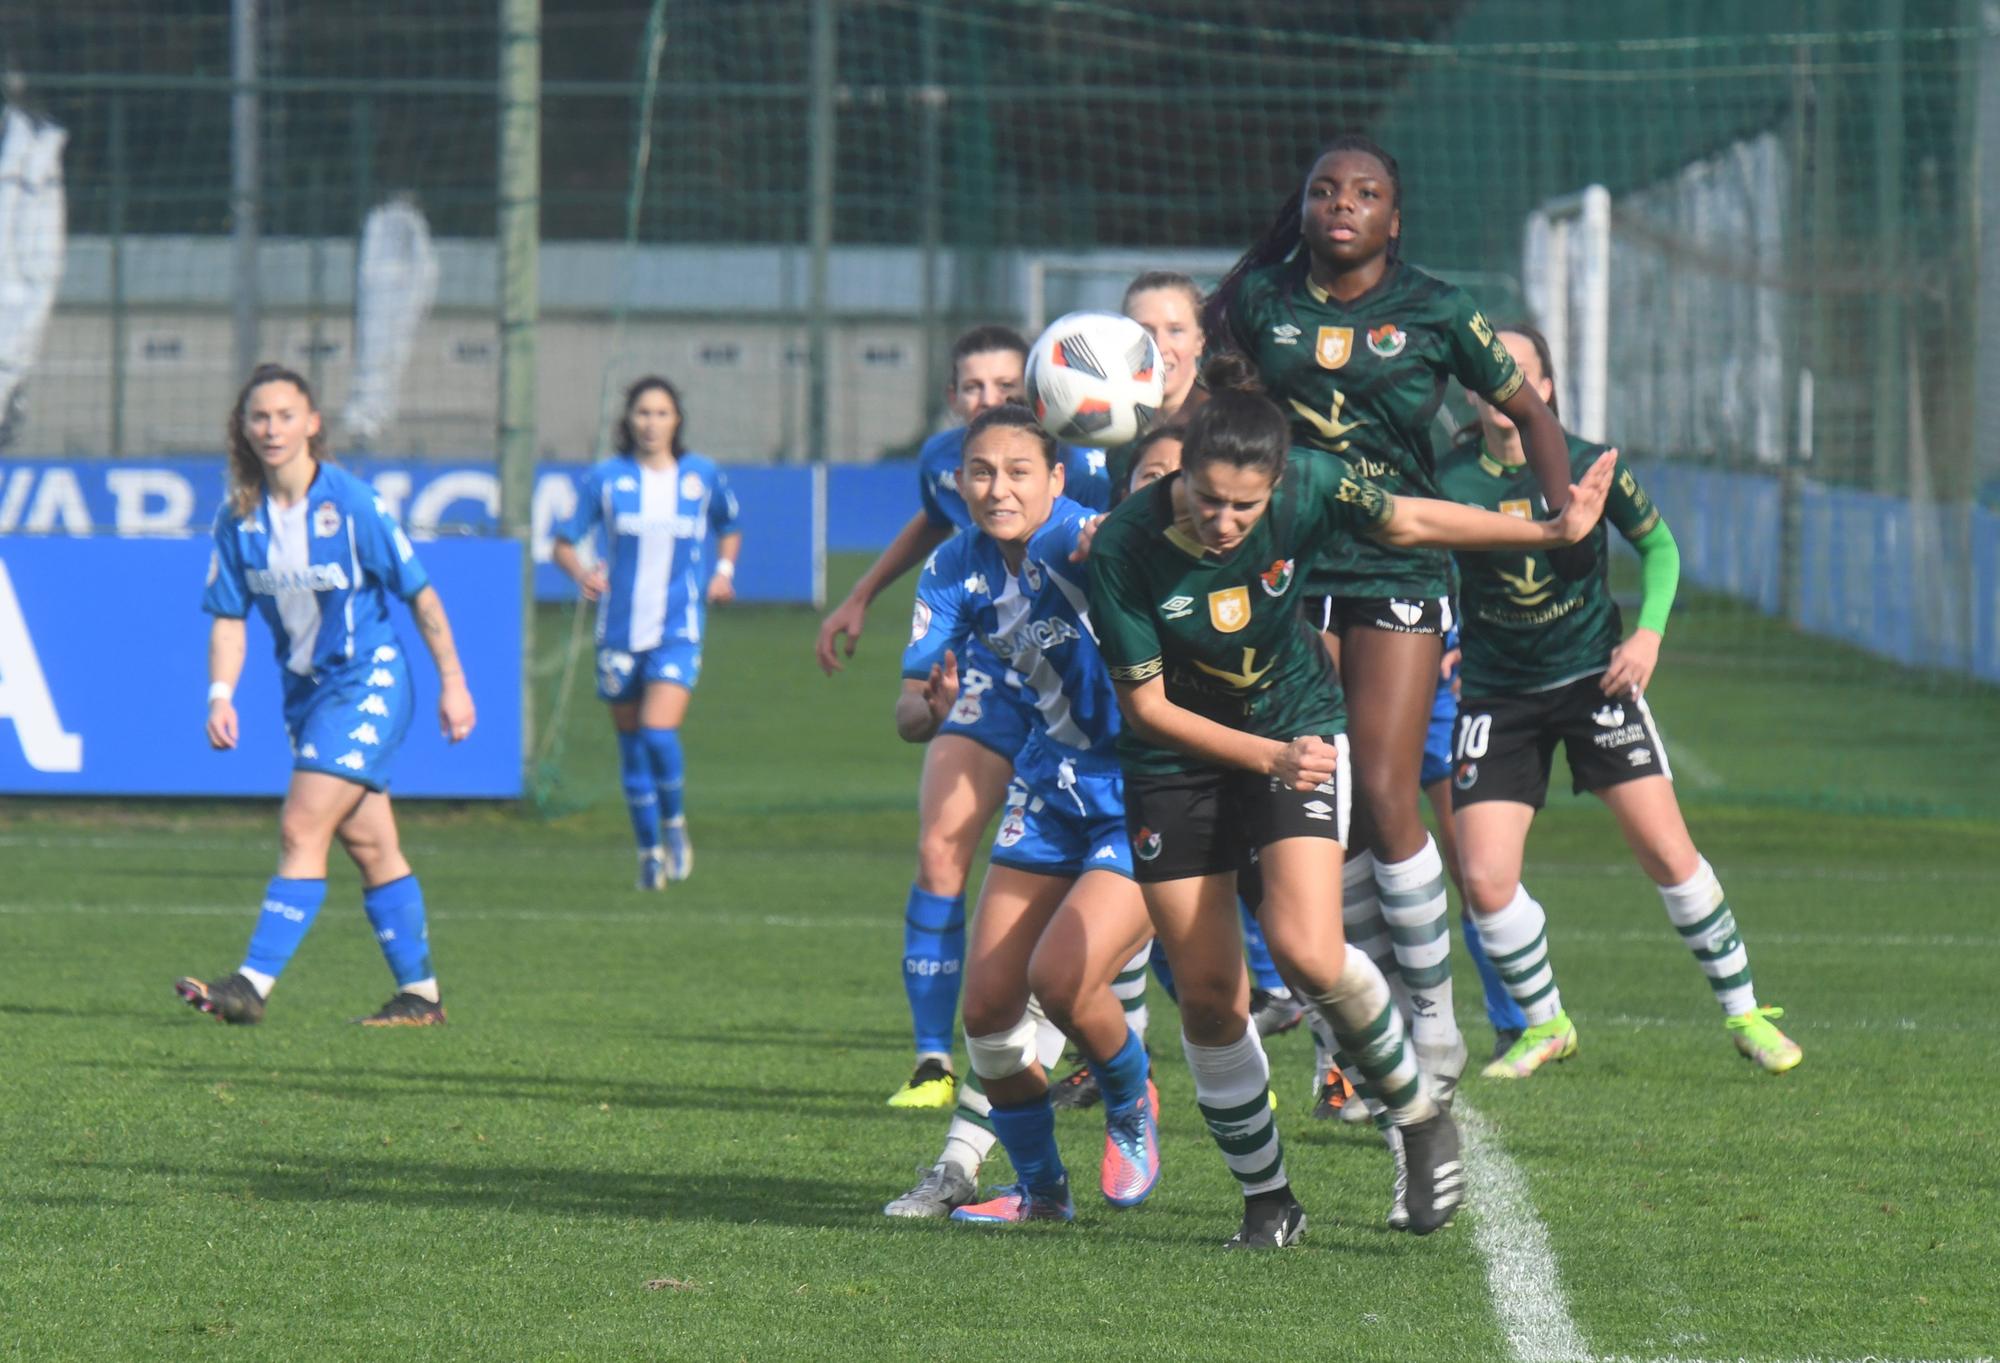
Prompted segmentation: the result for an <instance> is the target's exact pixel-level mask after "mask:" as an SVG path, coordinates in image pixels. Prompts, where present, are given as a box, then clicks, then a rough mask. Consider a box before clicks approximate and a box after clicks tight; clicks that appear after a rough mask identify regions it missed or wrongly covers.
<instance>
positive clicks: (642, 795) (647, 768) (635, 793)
mask: <svg viewBox="0 0 2000 1363" xmlns="http://www.w3.org/2000/svg"><path fill="white" fill-rule="evenodd" d="M618 778H619V784H620V785H622V786H624V787H625V808H626V809H627V810H628V811H630V813H631V815H632V837H633V839H634V840H635V841H636V842H637V843H638V844H639V850H640V851H642V852H643V851H646V850H648V849H649V848H654V847H658V846H659V845H660V790H659V783H658V781H657V780H655V779H654V776H653V755H652V754H651V753H650V752H648V751H647V750H646V736H645V735H644V734H642V733H639V732H638V731H636V730H634V731H633V732H632V733H629V734H624V733H621V734H619V735H618Z"/></svg>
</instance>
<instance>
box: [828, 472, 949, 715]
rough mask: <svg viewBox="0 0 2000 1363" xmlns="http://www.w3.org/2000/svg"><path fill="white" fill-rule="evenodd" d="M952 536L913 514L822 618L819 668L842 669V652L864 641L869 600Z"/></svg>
mask: <svg viewBox="0 0 2000 1363" xmlns="http://www.w3.org/2000/svg"><path fill="white" fill-rule="evenodd" d="M950 538H951V527H950V526H944V525H939V524H937V522H935V521H933V520H932V519H931V518H930V517H929V516H927V515H925V514H924V513H923V512H921V511H919V512H918V513H917V514H916V515H914V516H912V517H910V520H909V524H907V525H905V526H904V527H903V528H902V529H901V530H898V531H897V532H896V538H894V539H893V540H890V541H889V547H888V548H887V549H884V550H883V551H882V553H881V556H880V557H879V558H877V559H876V560H875V561H874V562H873V563H871V564H869V565H868V571H867V572H865V573H863V574H862V575H861V580H860V581H859V582H856V583H855V584H854V590H853V591H851V592H849V593H848V594H847V599H846V600H845V601H842V602H841V603H840V604H839V605H838V606H836V607H834V608H833V610H832V611H831V612H830V613H829V614H828V615H827V617H826V619H824V620H822V621H820V625H819V638H818V640H817V641H816V642H815V643H814V646H813V653H814V656H816V657H817V658H818V659H819V668H820V671H822V672H824V673H826V675H827V676H829V677H831V676H832V675H833V674H834V673H836V672H838V671H840V669H841V661H840V659H841V655H842V653H845V655H846V656H847V657H849V658H852V657H853V656H854V646H855V645H856V644H858V643H859V642H860V641H861V627H862V625H863V624H864V623H865V622H866V621H867V618H868V606H869V603H870V602H872V601H874V599H875V598H876V597H877V596H878V595H880V594H881V591H882V589H883V588H884V587H886V586H888V585H889V584H890V583H891V582H894V581H895V580H896V579H897V578H899V577H901V576H902V575H903V574H904V573H907V572H908V571H910V569H912V568H914V567H916V566H917V565H918V564H919V563H922V562H923V561H924V559H925V558H926V557H928V556H929V554H930V552H931V550H933V549H935V548H937V547H938V546H939V545H940V544H943V543H944V542H945V541H946V540H948V539H950ZM843 642H844V643H845V645H846V646H845V648H844V649H843V648H842V647H841V645H842V643H843Z"/></svg>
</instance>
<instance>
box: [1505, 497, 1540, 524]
mask: <svg viewBox="0 0 2000 1363" xmlns="http://www.w3.org/2000/svg"><path fill="white" fill-rule="evenodd" d="M1500 514H1501V515H1503V516H1514V517H1517V518H1518V519H1520V520H1524V521H1532V520H1533V519H1535V504H1534V503H1533V502H1531V501H1529V500H1528V499H1527V498H1526V497H1510V498H1508V499H1507V500H1506V501H1504V502H1502V503H1500Z"/></svg>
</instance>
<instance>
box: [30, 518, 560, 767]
mask: <svg viewBox="0 0 2000 1363" xmlns="http://www.w3.org/2000/svg"><path fill="white" fill-rule="evenodd" d="M218 495H219V494H218ZM0 510H4V495H0ZM418 552H419V555H420V556H421V557H422V559H423V563H424V567H425V568H426V569H427V570H428V571H429V573H430V576H431V581H432V583H433V585H434V586H436V588H437V591H438V594H439V596H440V597H441V598H442V599H443V601H444V604H445V610H446V612H447V614H449V616H450V617H451V622H452V632H453V634H454V636H455V637H456V640H457V644H458V650H459V656H460V658H461V659H462V660H463V662H464V664H465V673H466V677H467V680H468V681H469V683H470V685H471V688H472V696H473V702H474V704H476V705H477V706H478V710H479V722H478V725H477V727H476V728H475V729H474V731H473V734H472V736H471V737H470V738H469V739H467V740H466V741H464V742H462V743H458V744H452V743H448V742H446V741H445V739H444V738H443V737H442V736H441V735H440V734H439V732H438V724H437V675H436V673H435V672H434V671H433V670H432V668H431V666H430V662H429V658H428V656H427V655H426V654H425V653H424V650H423V648H422V646H421V644H419V643H418V642H417V633H416V630H415V628H414V627H413V626H411V625H410V624H409V621H408V616H407V614H405V613H404V612H403V611H402V609H401V608H400V607H398V608H397V613H398V615H399V616H401V620H400V622H399V626H398V632H399V633H400V634H401V635H402V636H403V639H404V642H405V645H406V651H410V652H411V664H410V672H411V674H412V677H413V678H414V680H415V682H416V690H417V694H416V707H417V708H416V718H415V719H414V720H413V721H412V723H411V725H410V732H409V736H408V737H407V738H406V739H405V740H404V743H403V749H402V752H401V754H400V755H399V756H398V759H397V762H396V766H395V768H394V769H393V773H392V776H393V786H392V790H393V792H394V794H395V795H396V796H397V797H398V798H402V797H405V796H419V797H439V798H488V799H511V798H513V797H514V796H517V795H518V794H520V790H521V682H520V675H521V591H520V561H521V559H520V550H519V547H518V546H517V545H515V544H514V543H512V542H511V541H507V540H494V539H470V538H454V539H444V540H437V541H434V542H432V543H430V544H426V545H424V546H422V547H421V548H420V549H419V551H418ZM208 555H209V540H208V538H207V537H206V536H180V537H173V538H118V537H113V536H108V535H95V536H91V537H89V538H81V537H74V536H67V535H60V534H57V535H36V536H24V535H6V536H0V792H4V793H7V794H14V795H19V794H64V795H183V796H187V795H205V796H245V795H270V796H276V795H280V794H282V793H283V792H284V789H285V785H286V782H287V781H288V779H289V774H290V771H291V752H290V748H289V746H288V744H287V742H286V738H285V727H284V720H283V717H282V714H281V710H280V697H279V681H278V664H277V661H276V659H275V657H274V656H273V645H272V641H271V634H270V631H269V630H268V629H267V628H266V627H265V626H264V624H263V622H262V620H261V619H259V618H258V617H257V616H256V614H255V613H254V612H253V613H252V616H251V619H250V622H249V625H248V631H249V654H248V657H247V659H246V661H245V663H244V667H243V677H242V681H241V683H240V684H239V686H238V689H237V696H236V706H237V713H238V715H239V717H240V721H241V735H240V741H239V744H238V746H237V748H236V749H235V750H233V751H230V752H216V751H214V750H212V749H211V748H210V747H209V746H208V739H207V736H206V733H205V729H204V723H205V719H206V714H207V695H208V626H209V618H208V617H207V616H206V615H204V614H203V613H202V611H201V593H202V583H203V580H204V579H205V577H206V576H207V572H208Z"/></svg>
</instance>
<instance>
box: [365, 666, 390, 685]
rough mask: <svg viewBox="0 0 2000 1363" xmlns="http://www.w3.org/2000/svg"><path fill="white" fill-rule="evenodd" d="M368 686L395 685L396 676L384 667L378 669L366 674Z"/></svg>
mask: <svg viewBox="0 0 2000 1363" xmlns="http://www.w3.org/2000/svg"><path fill="white" fill-rule="evenodd" d="M368 684H369V685H370V686H382V687H390V686H394V685H395V684H396V674H395V673H393V672H391V671H390V670H389V669H388V668H386V667H378V668H376V669H375V670H374V671H373V672H370V673H369V674H368Z"/></svg>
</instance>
